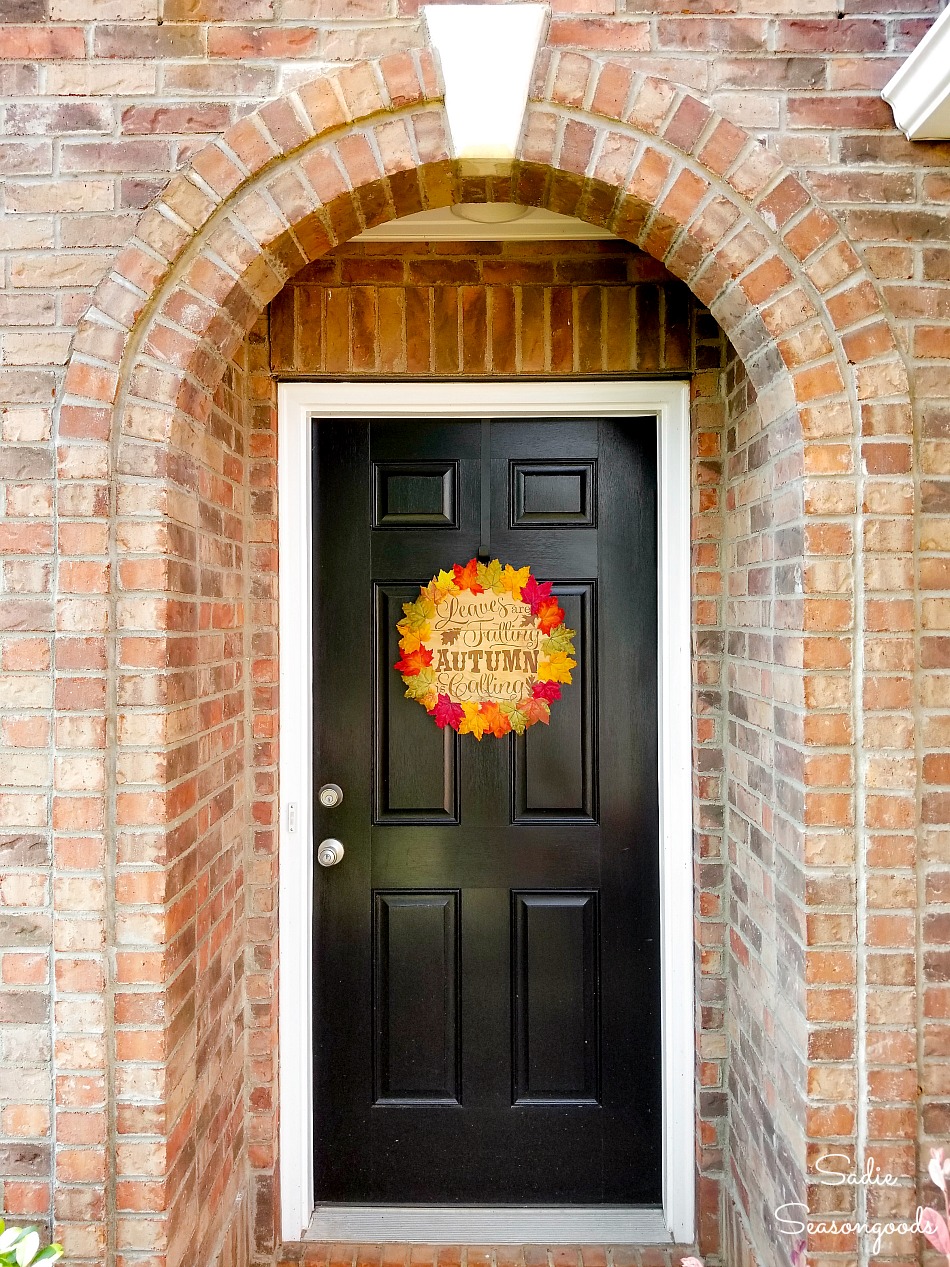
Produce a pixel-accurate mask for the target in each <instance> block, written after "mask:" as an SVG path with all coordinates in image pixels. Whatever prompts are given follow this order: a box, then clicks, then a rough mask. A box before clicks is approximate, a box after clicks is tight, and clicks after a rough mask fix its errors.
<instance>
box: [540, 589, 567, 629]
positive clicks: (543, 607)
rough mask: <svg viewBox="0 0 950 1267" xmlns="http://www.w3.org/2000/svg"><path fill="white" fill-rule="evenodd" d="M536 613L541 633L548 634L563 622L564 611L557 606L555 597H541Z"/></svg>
mask: <svg viewBox="0 0 950 1267" xmlns="http://www.w3.org/2000/svg"><path fill="white" fill-rule="evenodd" d="M537 614H538V616H539V617H540V628H541V632H542V633H546V634H548V633H550V632H551V630H552V629H557V627H558V625H561V624H563V623H564V612H563V611H562V610H561V608H560V607H558V605H557V599H556V598H542V599H541V601H540V603H538V611H537Z"/></svg>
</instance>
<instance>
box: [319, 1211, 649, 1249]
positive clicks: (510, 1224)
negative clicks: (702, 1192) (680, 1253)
mask: <svg viewBox="0 0 950 1267" xmlns="http://www.w3.org/2000/svg"><path fill="white" fill-rule="evenodd" d="M304 1240H306V1241H360V1242H362V1243H364V1244H378V1243H384V1244H390V1243H392V1244H396V1243H398V1244H405V1245H479V1244H481V1245H484V1244H492V1245H533V1244H540V1245H558V1244H560V1245H583V1244H587V1245H590V1244H614V1245H634V1244H635V1245H672V1244H673V1238H672V1237H671V1236H670V1232H669V1229H668V1228H667V1226H666V1218H665V1217H664V1214H663V1211H662V1210H661V1209H660V1208H659V1207H657V1206H629V1205H627V1206H617V1205H613V1206H610V1205H592V1206H573V1205H570V1206H568V1205H560V1206H558V1205H553V1206H552V1205H535V1206H530V1205H529V1206H520V1205H519V1206H479V1205H319V1206H317V1208H316V1209H315V1210H314V1212H313V1217H312V1218H311V1220H310V1226H309V1227H308V1229H307V1232H306V1235H305V1237H304Z"/></svg>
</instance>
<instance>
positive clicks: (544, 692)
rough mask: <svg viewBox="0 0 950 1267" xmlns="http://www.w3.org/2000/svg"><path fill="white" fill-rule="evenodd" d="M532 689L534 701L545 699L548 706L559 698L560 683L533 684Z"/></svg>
mask: <svg viewBox="0 0 950 1267" xmlns="http://www.w3.org/2000/svg"><path fill="white" fill-rule="evenodd" d="M533 689H534V698H535V699H546V700H547V701H548V703H549V704H550V703H551V702H552V701H553V700H556V699H560V698H561V684H560V682H535V684H534V688H533Z"/></svg>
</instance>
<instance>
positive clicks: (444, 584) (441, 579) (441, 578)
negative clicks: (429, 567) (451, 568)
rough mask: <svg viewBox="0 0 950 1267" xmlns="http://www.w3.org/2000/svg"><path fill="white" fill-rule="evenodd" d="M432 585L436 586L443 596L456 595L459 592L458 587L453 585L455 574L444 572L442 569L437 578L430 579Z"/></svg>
mask: <svg viewBox="0 0 950 1267" xmlns="http://www.w3.org/2000/svg"><path fill="white" fill-rule="evenodd" d="M432 584H433V585H437V586H438V588H439V589H440V590H441V591H442V593H443V595H445V594H457V593H458V592H459V587H458V586H457V585H456V584H455V573H454V572H446V571H445V569H444V568H443V569H442V571H440V572H439V575H438V576H434V577H433V578H432Z"/></svg>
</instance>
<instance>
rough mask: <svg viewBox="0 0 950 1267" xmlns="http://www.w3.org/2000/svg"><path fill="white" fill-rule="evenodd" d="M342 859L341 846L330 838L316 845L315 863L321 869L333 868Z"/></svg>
mask: <svg viewBox="0 0 950 1267" xmlns="http://www.w3.org/2000/svg"><path fill="white" fill-rule="evenodd" d="M342 857H343V846H342V845H341V844H340V842H339V841H338V840H334V839H333V837H332V836H331V837H330V838H329V839H327V840H321V841H320V843H319V845H317V862H319V863H320V866H321V867H335V866H336V864H337V863H338V862H339V861H340V859H341V858H342Z"/></svg>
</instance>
